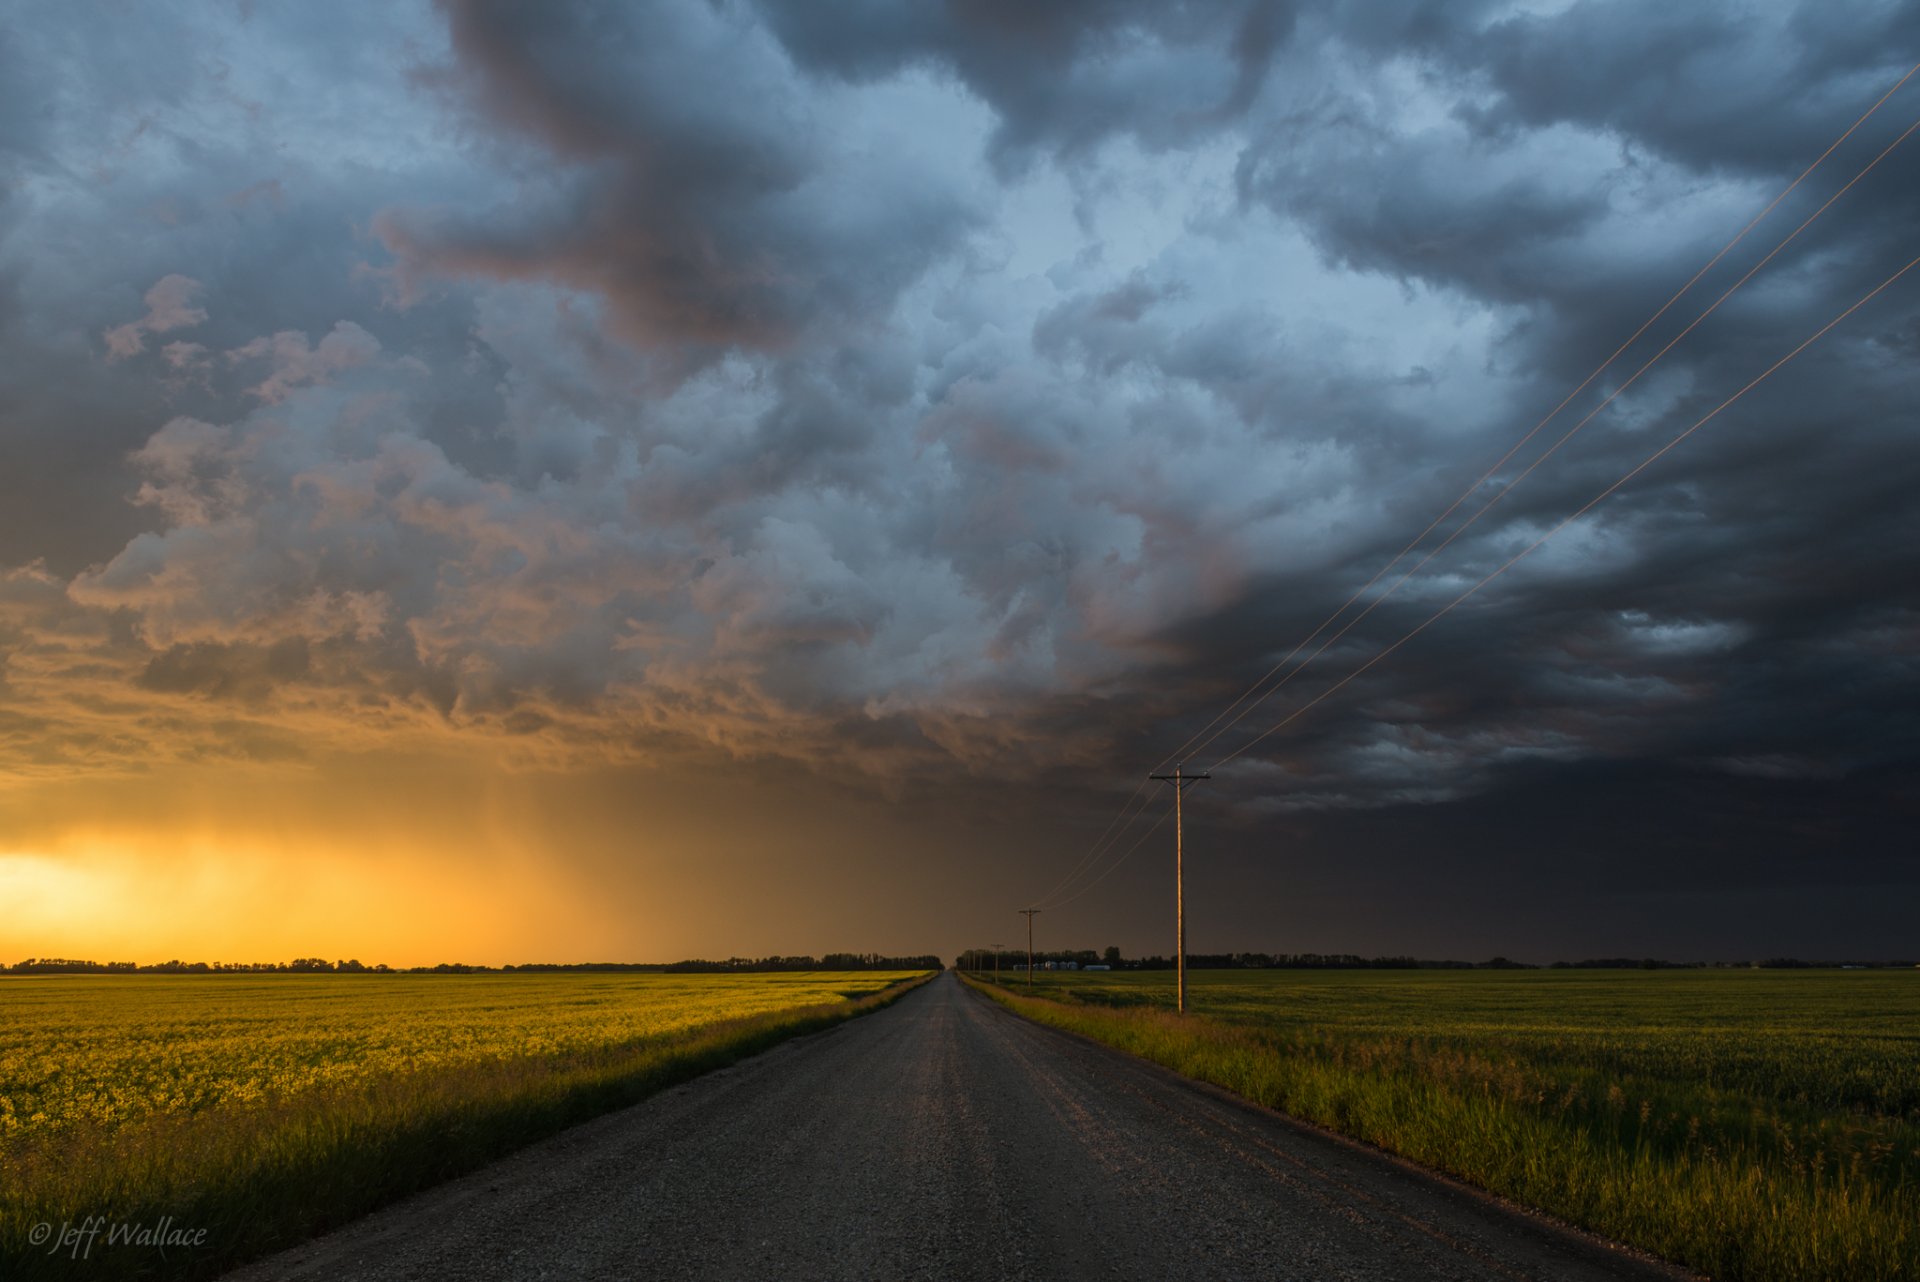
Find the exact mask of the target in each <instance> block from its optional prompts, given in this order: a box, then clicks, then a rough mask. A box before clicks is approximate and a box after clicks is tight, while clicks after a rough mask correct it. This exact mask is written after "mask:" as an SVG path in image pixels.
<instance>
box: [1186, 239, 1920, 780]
mask: <svg viewBox="0 0 1920 1282" xmlns="http://www.w3.org/2000/svg"><path fill="white" fill-rule="evenodd" d="M1915 266H1920V258H1914V259H1912V260H1910V261H1909V262H1908V263H1907V264H1906V266H1904V267H1902V268H1900V270H1898V271H1896V272H1894V273H1893V275H1891V276H1889V277H1887V278H1886V279H1885V280H1883V281H1881V282H1880V283H1879V284H1878V285H1875V286H1874V287H1873V288H1872V289H1871V290H1869V291H1867V293H1866V294H1864V295H1862V296H1861V298H1860V299H1859V300H1858V301H1857V302H1855V303H1854V304H1853V305H1852V306H1851V307H1849V308H1847V309H1846V310H1845V311H1843V312H1841V313H1840V314H1839V315H1838V316H1836V317H1834V318H1833V319H1832V320H1830V321H1828V322H1827V323H1826V324H1825V325H1822V326H1821V327H1820V328H1819V329H1817V330H1815V331H1814V332H1813V333H1812V334H1811V335H1809V336H1808V337H1807V338H1806V339H1805V340H1803V341H1802V342H1801V343H1800V345H1799V346H1798V347H1796V348H1794V349H1793V350H1792V351H1790V352H1788V353H1787V354H1786V355H1785V356H1782V357H1781V358H1780V359H1779V360H1777V361H1775V362H1774V363H1773V364H1771V365H1769V366H1768V367H1767V368H1766V369H1765V370H1763V371H1762V372H1761V373H1760V374H1759V375H1758V376H1756V377H1755V378H1754V379H1753V380H1752V381H1750V382H1748V383H1747V384H1746V385H1745V386H1743V387H1742V388H1741V389H1740V390H1739V391H1737V392H1735V393H1734V394H1733V395H1731V396H1729V397H1727V398H1726V399H1725V400H1724V401H1721V402H1720V403H1719V404H1718V405H1716V406H1714V407H1713V408H1712V409H1711V410H1708V411H1707V412H1706V413H1705V414H1703V415H1702V416H1701V417H1700V418H1698V419H1697V420H1695V421H1694V423H1693V424H1692V425H1691V426H1689V427H1688V428H1687V429H1686V430H1685V431H1683V432H1681V433H1680V434H1679V435H1677V436H1675V437H1674V438H1673V439H1672V440H1670V441H1668V442H1667V443H1666V444H1665V445H1662V446H1661V447H1660V448H1659V449H1657V450H1655V451H1654V452H1653V453H1651V454H1649V455H1648V456H1647V457H1646V458H1644V459H1642V460H1641V461H1640V462H1639V463H1637V464H1635V465H1634V466H1633V467H1632V468H1631V469H1629V470H1628V471H1627V473H1626V474H1625V475H1623V476H1622V477H1621V478H1620V479H1619V480H1617V481H1615V482H1614V483H1613V484H1611V485H1609V486H1607V488H1606V489H1604V490H1601V491H1600V492H1599V493H1598V494H1596V495H1594V496H1593V497H1592V498H1590V499H1588V500H1587V501H1586V502H1585V503H1583V504H1582V505H1581V506H1580V508H1579V509H1578V510H1577V511H1575V512H1574V513H1573V514H1572V515H1571V516H1568V517H1566V518H1565V519H1564V520H1562V521H1561V522H1560V523H1559V524H1558V525H1556V526H1554V527H1553V528H1552V529H1550V530H1548V531H1547V532H1546V533H1545V534H1542V535H1541V536H1540V537H1539V538H1537V539H1535V540H1534V541H1533V542H1532V543H1529V544H1528V545H1527V546H1526V547H1524V548H1522V549H1521V550H1520V551H1518V552H1516V553H1514V554H1513V555H1512V556H1511V557H1508V558H1507V559H1506V560H1505V561H1503V562H1502V563H1501V564H1500V565H1498V566H1496V567H1495V568H1494V569H1493V570H1492V571H1491V572H1489V573H1488V574H1487V575H1486V576H1485V577H1484V578H1482V579H1481V580H1480V581H1479V582H1477V583H1475V584H1474V585H1473V586H1471V587H1469V588H1468V589H1467V590H1466V591H1464V592H1462V593H1460V594H1459V595H1458V596H1456V597H1454V598H1453V599H1452V600H1451V601H1448V602H1447V603H1446V604H1445V605H1443V606H1441V607H1440V608H1439V609H1438V610H1435V611H1434V612H1433V613H1432V614H1430V615H1428V616H1427V618H1426V619H1424V620H1422V621H1421V622H1420V623H1419V624H1417V625H1416V626H1414V627H1413V628H1411V629H1409V630H1408V631H1407V632H1406V633H1405V635H1403V636H1402V637H1401V638H1400V639H1399V640H1397V641H1395V642H1394V643H1393V644H1392V645H1389V646H1387V647H1386V648H1385V649H1383V650H1381V651H1380V653H1378V654H1376V655H1374V656H1373V657H1372V658H1371V659H1368V660H1367V661H1366V662H1365V663H1363V664H1361V665H1360V666H1359V667H1357V668H1355V669H1354V670H1353V671H1352V672H1349V673H1348V674H1347V675H1346V676H1344V677H1342V678H1340V680H1339V681H1337V682H1335V683H1334V684H1333V685H1331V686H1328V687H1327V688H1326V689H1325V690H1323V691H1321V692H1320V693H1319V694H1317V695H1315V696H1314V697H1313V698H1312V699H1309V700H1308V701H1307V702H1306V703H1303V704H1301V705H1300V706H1299V707H1298V708H1295V709H1294V710H1293V711H1292V712H1290V713H1288V714H1287V715H1286V716H1285V717H1284V718H1282V719H1281V720H1280V721H1279V722H1278V723H1277V724H1275V725H1273V726H1272V727H1270V728H1268V729H1266V730H1263V731H1261V732H1260V733H1259V734H1257V735H1255V736H1254V737H1253V738H1252V739H1249V740H1248V741H1247V742H1246V743H1243V744H1241V745H1240V746H1239V747H1238V748H1235V749H1234V750H1233V751H1232V752H1230V753H1228V754H1227V755H1226V756H1224V757H1222V758H1220V759H1219V760H1218V761H1216V762H1214V763H1213V764H1212V765H1211V766H1208V767H1207V769H1208V771H1209V772H1211V771H1214V770H1218V769H1219V768H1220V767H1221V766H1224V765H1226V764H1227V763H1228V762H1230V761H1233V760H1234V759H1235V758H1237V757H1239V756H1241V755H1243V754H1244V753H1246V752H1247V751H1248V750H1249V749H1250V748H1252V747H1253V746H1254V745H1255V744H1258V743H1260V742H1262V741H1264V740H1265V739H1267V738H1269V737H1270V736H1272V735H1275V734H1278V733H1279V732H1280V731H1281V730H1284V729H1285V728H1286V727H1287V726H1289V725H1291V724H1292V723H1293V722H1294V721H1295V720H1297V719H1298V718H1299V717H1300V716H1302V715H1303V714H1305V713H1306V712H1307V711H1308V710H1309V709H1311V708H1314V707H1316V706H1317V705H1319V704H1320V703H1321V702H1323V701H1324V700H1326V699H1327V698H1328V697H1330V696H1331V695H1333V694H1334V693H1336V692H1337V691H1339V690H1341V689H1342V688H1344V687H1345V686H1346V685H1347V684H1348V683H1350V682H1352V681H1353V680H1355V679H1356V678H1357V677H1359V676H1360V675H1361V674H1363V673H1365V672H1366V671H1367V670H1368V669H1370V668H1372V667H1373V666H1374V665H1375V664H1377V663H1379V662H1380V661H1381V660H1382V659H1385V658H1386V657H1387V656H1388V655H1390V654H1392V653H1393V652H1394V651H1396V650H1398V649H1399V648H1400V647H1401V646H1403V645H1405V644H1406V643H1407V642H1409V641H1411V640H1413V638H1415V637H1416V636H1419V635H1420V634H1421V633H1422V632H1425V631H1426V630H1427V629H1428V628H1429V627H1431V626H1432V625H1433V624H1434V623H1435V622H1437V621H1438V620H1439V619H1440V618H1441V617H1442V616H1444V615H1446V614H1448V613H1449V612H1451V611H1452V610H1453V608H1454V607H1455V606H1457V605H1459V604H1460V603H1461V602H1463V601H1465V600H1466V599H1467V598H1468V597H1470V596H1472V595H1473V594H1474V593H1476V592H1478V591H1479V590H1480V589H1481V588H1484V587H1486V586H1487V584H1489V583H1491V582H1493V581H1494V580H1495V579H1497V578H1499V577H1500V576H1501V575H1502V574H1505V573H1506V572H1507V571H1508V570H1509V569H1511V568H1513V567H1514V566H1515V565H1517V564H1519V562H1521V561H1522V560H1524V559H1525V558H1526V557H1528V556H1530V555H1531V554H1532V553H1533V552H1534V551H1536V550H1537V549H1538V548H1539V547H1540V546H1541V545H1542V544H1544V543H1545V542H1546V541H1547V540H1548V539H1550V538H1552V537H1553V536H1554V535H1556V534H1558V533H1559V532H1560V531H1562V530H1564V529H1566V528H1567V527H1568V526H1569V525H1572V524H1573V523H1574V522H1575V521H1577V520H1579V519H1580V518H1581V517H1583V516H1585V515H1586V514H1587V513H1588V512H1591V511H1592V510H1593V509H1594V508H1595V507H1597V506H1599V504H1600V503H1601V502H1603V501H1604V500H1606V499H1607V498H1608V497H1610V496H1611V495H1612V494H1614V493H1615V492H1616V491H1618V490H1619V489H1620V488H1621V487H1622V486H1624V485H1625V484H1627V482H1629V481H1631V480H1632V479H1633V478H1634V477H1636V476H1638V475H1640V473H1642V472H1644V471H1646V470H1647V469H1648V468H1649V467H1651V466H1653V465H1654V464H1655V463H1656V462H1658V461H1659V460H1660V459H1662V458H1664V457H1666V455H1667V454H1668V452H1669V451H1671V450H1673V449H1674V448H1675V447H1676V446H1678V445H1679V444H1680V443H1681V442H1682V441H1684V440H1686V439H1687V438H1688V437H1690V436H1692V435H1693V434H1694V433H1695V432H1697V431H1699V430H1700V429H1701V428H1702V427H1705V426H1706V425H1707V423H1708V422H1710V421H1711V420H1713V419H1714V418H1716V417H1718V416H1719V414H1720V413H1721V411H1723V410H1725V409H1726V408H1727V407H1728V406H1729V405H1732V404H1733V403H1734V402H1735V401H1738V400H1739V399H1740V398H1741V397H1743V396H1745V395H1746V394H1747V393H1748V392H1751V391H1752V390H1753V389H1754V388H1756V387H1758V386H1759V385H1760V384H1761V383H1764V382H1765V381H1766V380H1767V379H1769V378H1771V377H1772V376H1773V374H1774V373H1775V371H1777V370H1778V369H1779V368H1780V367H1781V366H1783V365H1785V364H1786V363H1787V362H1788V361H1790V360H1792V359H1793V358H1794V357H1796V356H1798V355H1799V354H1800V353H1801V352H1804V351H1806V350H1807V348H1809V347H1811V346H1813V344H1814V343H1816V342H1818V341H1819V340H1820V339H1821V338H1823V337H1825V336H1826V334H1827V333H1828V331H1830V330H1832V329H1833V327H1834V326H1836V325H1838V324H1839V323H1840V322H1841V321H1844V320H1845V319H1846V318H1847V317H1849V316H1851V315H1853V314H1854V313H1855V312H1857V311H1859V310H1860V309H1861V308H1862V307H1864V306H1866V305H1867V304H1868V303H1869V302H1871V301H1872V300H1873V299H1874V298H1876V297H1878V296H1879V294H1880V293H1881V292H1882V291H1883V290H1885V289H1886V288H1887V287H1888V286H1890V285H1892V284H1893V283H1894V282H1895V281H1897V280H1899V279H1900V278H1901V277H1902V276H1904V275H1906V274H1907V273H1908V272H1909V271H1912V270H1913V268H1914V267H1915Z"/></svg>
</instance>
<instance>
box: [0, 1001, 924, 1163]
mask: <svg viewBox="0 0 1920 1282" xmlns="http://www.w3.org/2000/svg"><path fill="white" fill-rule="evenodd" d="M907 974H908V972H898V971H839V972H771V973H759V974H740V975H699V974H685V975H683V974H636V973H631V972H629V973H609V972H558V973H536V974H469V975H458V974H453V975H447V974H436V975H374V974H353V975H339V974H311V975H308V974H265V975H44V976H42V975H23V976H7V977H5V978H0V1149H4V1148H8V1147H13V1146H14V1145H16V1144H18V1143H20V1142H26V1141H39V1140H42V1139H45V1138H47V1137H49V1136H51V1135H54V1134H56V1133H58V1132H60V1131H63V1130H67V1129H70V1128H73V1127H76V1126H86V1125H88V1124H93V1125H95V1126H98V1127H101V1128H105V1129H112V1128H116V1127H119V1126H122V1125H124V1124H126V1123H128V1122H135V1121H139V1120H141V1119H143V1118H148V1117H152V1116H155V1115H158V1114H190V1113H199V1112H203V1111H206V1110H210V1109H219V1108H226V1107H232V1106H236V1105H241V1106H244V1105H248V1104H254V1103H259V1102H263V1101H279V1100H285V1099H291V1098H294V1097H297V1096H300V1095H302V1094H306V1093H309V1092H313V1091H316V1090H319V1089H322V1088H329V1087H337V1086H346V1085H354V1084H359V1083H363V1082H368V1081H372V1080H375V1079H382V1078H390V1077H393V1076H396V1075H404V1074H413V1073H417V1072H421V1071H427V1070H439V1069H445V1068H451V1067H457V1066H460V1065H466V1064H474V1063H482V1062H498V1061H502V1060H514V1059H525V1058H531V1057H544V1056H553V1055H577V1054H580V1053H593V1052H596V1051H600V1050H613V1049H618V1048H626V1047H632V1046H635V1045H641V1044H645V1043H649V1042H658V1041H663V1040H666V1039H671V1038H672V1037H674V1035H676V1034H683V1033H686V1032H688V1031H690V1030H693V1029H696V1028H699V1027H702V1026H705V1025H710V1024H714V1023H718V1022H722V1021H726V1020H733V1019H741V1018H746V1017H748V1016H753V1015H762V1014H767V1013H770V1012H774V1011H782V1010H790V1009H793V1008H796V1007H802V1006H813V1005H819V1004H821V1003H835V1002H841V1001H846V1000H849V999H851V998H854V997H859V996H862V995H864V994H867V993H871V992H877V991H879V990H880V989H882V988H885V987H887V986H888V985H889V984H892V983H894V982H897V981H898V980H900V979H903V978H905V977H906V976H907Z"/></svg>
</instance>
